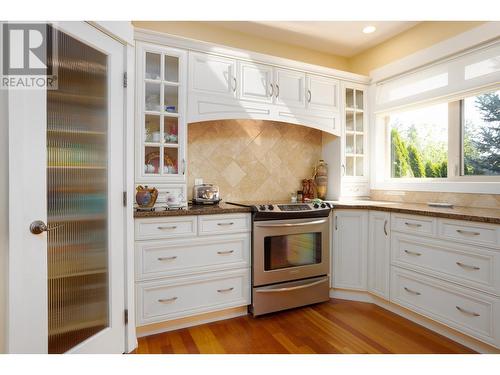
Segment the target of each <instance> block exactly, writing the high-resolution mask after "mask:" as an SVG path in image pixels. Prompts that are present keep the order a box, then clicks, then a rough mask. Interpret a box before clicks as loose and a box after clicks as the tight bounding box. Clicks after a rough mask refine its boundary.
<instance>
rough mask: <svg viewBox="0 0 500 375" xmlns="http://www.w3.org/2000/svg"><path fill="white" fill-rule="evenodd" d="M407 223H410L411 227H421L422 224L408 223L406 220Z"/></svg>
mask: <svg viewBox="0 0 500 375" xmlns="http://www.w3.org/2000/svg"><path fill="white" fill-rule="evenodd" d="M405 225H408V226H409V227H414V228H420V227H421V226H422V224H416V223H408V222H407V221H405Z"/></svg>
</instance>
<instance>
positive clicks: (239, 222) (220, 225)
mask: <svg viewBox="0 0 500 375" xmlns="http://www.w3.org/2000/svg"><path fill="white" fill-rule="evenodd" d="M198 225H199V228H200V236H206V235H212V234H219V233H220V234H223V233H241V232H249V231H250V214H235V215H206V216H199V217H198Z"/></svg>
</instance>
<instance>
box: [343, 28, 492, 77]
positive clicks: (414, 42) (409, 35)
mask: <svg viewBox="0 0 500 375" xmlns="http://www.w3.org/2000/svg"><path fill="white" fill-rule="evenodd" d="M483 23H484V22H454V21H448V22H442V21H441V22H422V23H419V24H417V25H415V26H414V27H412V28H411V29H408V30H406V31H404V32H402V33H401V34H398V35H396V36H395V37H393V38H391V39H389V40H387V41H385V42H383V43H381V44H379V45H377V46H374V47H372V48H370V49H368V50H365V51H363V52H361V53H360V54H358V55H356V56H353V57H351V58H350V59H349V69H350V71H352V72H356V73H358V74H365V75H368V74H369V73H370V71H371V70H373V69H376V68H379V67H381V66H384V65H386V64H389V63H391V62H393V61H396V60H399V59H401V58H403V57H405V56H408V55H410V54H412V53H415V52H417V51H419V50H421V49H424V48H428V47H430V46H432V45H433V44H436V43H439V42H441V41H443V40H446V39H449V38H451V37H453V36H455V35H458V34H461V33H463V32H465V31H467V30H470V29H472V28H474V27H477V26H479V25H481V24H483Z"/></svg>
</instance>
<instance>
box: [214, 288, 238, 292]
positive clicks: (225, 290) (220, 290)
mask: <svg viewBox="0 0 500 375" xmlns="http://www.w3.org/2000/svg"><path fill="white" fill-rule="evenodd" d="M233 289H234V288H232V287H231V288H227V289H217V292H219V293H227V292H230V291H231V290H233Z"/></svg>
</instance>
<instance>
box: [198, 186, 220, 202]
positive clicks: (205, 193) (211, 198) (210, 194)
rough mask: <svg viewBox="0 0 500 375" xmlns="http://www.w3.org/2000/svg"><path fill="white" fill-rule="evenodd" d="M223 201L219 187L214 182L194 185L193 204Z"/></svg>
mask: <svg viewBox="0 0 500 375" xmlns="http://www.w3.org/2000/svg"><path fill="white" fill-rule="evenodd" d="M220 201H221V199H220V193H219V187H218V186H217V185H212V184H201V185H194V186H193V204H217V203H219V202H220Z"/></svg>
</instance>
